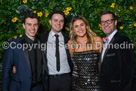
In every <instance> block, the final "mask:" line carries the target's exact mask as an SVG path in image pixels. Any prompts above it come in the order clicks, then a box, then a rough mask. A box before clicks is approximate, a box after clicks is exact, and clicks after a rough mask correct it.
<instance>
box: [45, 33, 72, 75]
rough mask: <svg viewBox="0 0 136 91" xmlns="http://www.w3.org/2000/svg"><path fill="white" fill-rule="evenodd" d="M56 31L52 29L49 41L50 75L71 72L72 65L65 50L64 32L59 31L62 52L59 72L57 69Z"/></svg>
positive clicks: (48, 63)
mask: <svg viewBox="0 0 136 91" xmlns="http://www.w3.org/2000/svg"><path fill="white" fill-rule="evenodd" d="M54 35H55V33H54V32H53V31H50V33H49V37H48V41H47V65H48V69H49V75H55V74H64V73H69V72H70V67H69V64H68V60H67V54H66V50H65V44H64V37H63V35H62V33H61V32H60V33H58V35H59V52H60V71H59V72H58V71H57V69H56V56H55V52H56V44H55V41H56V37H55V36H54Z"/></svg>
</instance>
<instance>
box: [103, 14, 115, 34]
mask: <svg viewBox="0 0 136 91" xmlns="http://www.w3.org/2000/svg"><path fill="white" fill-rule="evenodd" d="M116 25H117V20H115V19H113V17H112V14H105V15H102V16H101V27H102V31H103V32H104V33H105V34H106V36H109V35H110V34H111V33H112V32H113V31H114V30H115V29H116Z"/></svg>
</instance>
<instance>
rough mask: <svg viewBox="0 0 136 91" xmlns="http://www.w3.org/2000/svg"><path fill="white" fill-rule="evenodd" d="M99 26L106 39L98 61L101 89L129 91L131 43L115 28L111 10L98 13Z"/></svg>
mask: <svg viewBox="0 0 136 91" xmlns="http://www.w3.org/2000/svg"><path fill="white" fill-rule="evenodd" d="M100 21H101V28H102V30H103V32H104V33H105V34H106V37H107V38H108V39H106V40H104V46H103V50H102V55H101V62H100V83H101V90H102V91H131V89H132V85H133V78H134V51H133V44H132V43H131V41H130V40H129V38H128V37H126V36H124V35H123V34H121V33H120V32H119V31H118V30H117V29H116V26H117V19H116V17H115V15H114V13H113V12H110V11H103V12H101V15H100Z"/></svg>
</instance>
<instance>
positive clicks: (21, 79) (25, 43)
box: [2, 13, 46, 91]
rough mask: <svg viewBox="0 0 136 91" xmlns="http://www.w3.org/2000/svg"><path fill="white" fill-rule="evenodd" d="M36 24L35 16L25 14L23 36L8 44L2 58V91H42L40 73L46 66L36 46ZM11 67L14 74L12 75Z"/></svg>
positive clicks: (37, 20)
mask: <svg viewBox="0 0 136 91" xmlns="http://www.w3.org/2000/svg"><path fill="white" fill-rule="evenodd" d="M38 22H39V19H38V17H37V15H36V14H33V13H29V14H26V16H25V17H24V21H23V24H22V25H23V28H24V29H25V35H24V36H23V37H21V38H17V39H12V40H10V41H9V42H8V44H9V45H7V46H9V48H8V49H6V50H5V53H4V58H3V72H2V91H43V86H42V73H43V68H44V69H45V68H46V65H45V64H44V65H43V63H45V62H44V61H45V58H44V54H43V53H42V51H41V50H40V49H39V48H38V47H37V46H36V45H37V44H39V41H38V40H37V39H36V38H35V35H36V33H37V31H38V27H39V23H38ZM13 66H15V69H16V72H15V73H13V74H12V68H13ZM44 71H45V70H44ZM44 73H45V72H44Z"/></svg>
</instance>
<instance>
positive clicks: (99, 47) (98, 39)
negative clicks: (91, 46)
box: [95, 36, 103, 53]
mask: <svg viewBox="0 0 136 91" xmlns="http://www.w3.org/2000/svg"><path fill="white" fill-rule="evenodd" d="M95 45H96V46H95V49H96V50H98V51H99V53H101V51H102V47H103V40H102V38H101V37H99V36H97V37H96V38H95Z"/></svg>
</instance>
